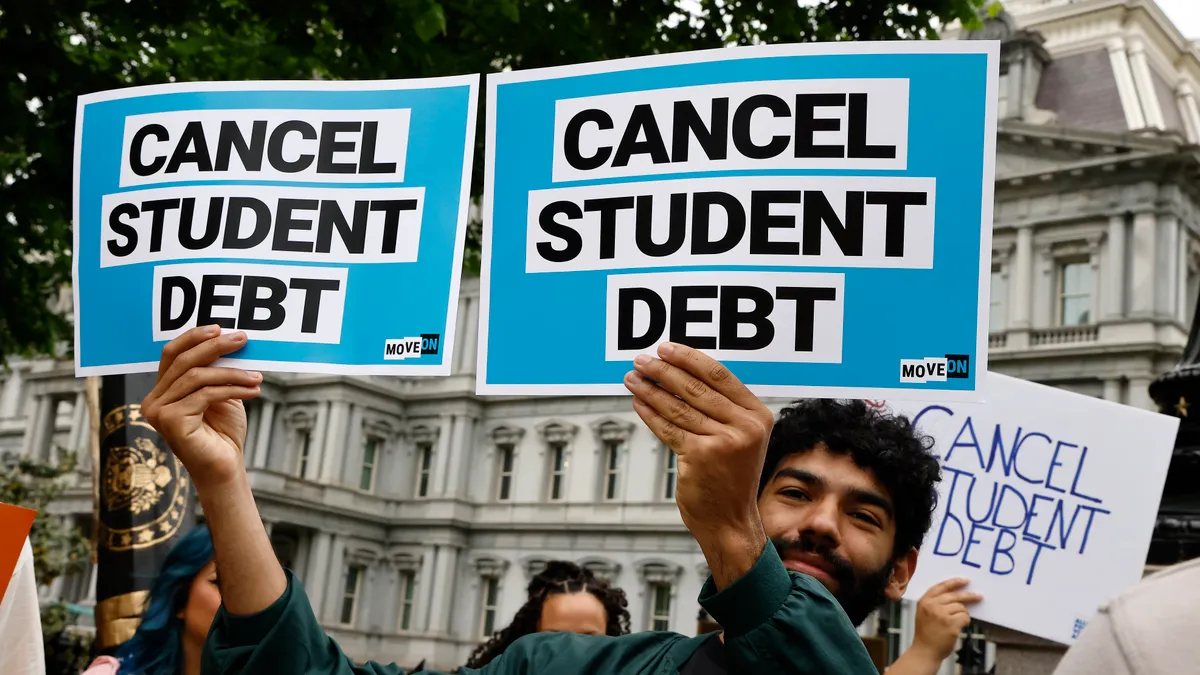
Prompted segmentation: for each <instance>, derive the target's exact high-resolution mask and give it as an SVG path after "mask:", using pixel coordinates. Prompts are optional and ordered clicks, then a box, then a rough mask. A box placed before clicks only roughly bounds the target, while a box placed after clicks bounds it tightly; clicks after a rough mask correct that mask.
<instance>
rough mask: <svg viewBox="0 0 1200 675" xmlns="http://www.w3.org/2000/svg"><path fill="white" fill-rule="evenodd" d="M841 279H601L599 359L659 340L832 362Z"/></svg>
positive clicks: (736, 275) (837, 342)
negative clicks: (604, 299) (603, 318)
mask: <svg viewBox="0 0 1200 675" xmlns="http://www.w3.org/2000/svg"><path fill="white" fill-rule="evenodd" d="M843 289H844V277H843V276H842V275H840V274H814V273H802V272H661V273H656V274H616V275H611V276H609V277H608V289H607V302H606V312H605V313H606V333H605V358H606V359H607V360H609V361H616V360H627V359H630V358H633V357H634V356H636V355H638V354H643V353H648V352H652V351H653V349H654V348H655V347H656V346H657V345H659V344H661V343H663V342H667V341H671V342H678V343H681V344H686V345H689V346H692V347H695V348H697V349H703V350H705V352H706V353H707V354H709V355H711V356H712V357H713V358H716V359H719V360H726V361H780V362H804V363H840V362H841V358H842V321H843V306H844V298H843Z"/></svg>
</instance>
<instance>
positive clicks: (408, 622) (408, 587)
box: [396, 570, 417, 633]
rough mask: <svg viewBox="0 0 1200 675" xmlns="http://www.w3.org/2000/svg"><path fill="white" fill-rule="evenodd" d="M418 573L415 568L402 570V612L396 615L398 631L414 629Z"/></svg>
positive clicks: (400, 594) (400, 591) (400, 589)
mask: <svg viewBox="0 0 1200 675" xmlns="http://www.w3.org/2000/svg"><path fill="white" fill-rule="evenodd" d="M416 585H417V573H416V572H415V571H413V570H400V588H399V589H397V590H398V591H399V596H400V613H399V615H398V616H397V617H396V627H397V632H398V633H407V632H409V631H411V630H412V619H413V608H414V607H415V606H416V603H415V600H416V592H415V591H416V588H415V587H416Z"/></svg>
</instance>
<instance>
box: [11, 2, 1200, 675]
mask: <svg viewBox="0 0 1200 675" xmlns="http://www.w3.org/2000/svg"><path fill="white" fill-rule="evenodd" d="M1006 5H1007V6H1008V8H1009V11H1008V12H1006V13H1004V14H1002V15H1001V16H999V17H997V18H995V19H992V20H989V21H988V23H987V25H986V27H985V28H984V30H983V31H981V32H980V33H977V34H971V35H962V34H961V32H959V31H955V30H950V31H948V34H947V37H952V38H961V39H976V38H981V37H983V38H993V39H1001V40H1003V58H1002V61H1003V66H1002V75H1001V96H1000V103H999V105H1000V130H999V138H998V143H997V152H998V156H997V178H996V209H995V237H994V240H995V241H994V252H993V266H992V298H991V325H992V335H991V343H990V344H991V350H990V352H991V353H990V359H991V367H992V369H993V370H995V371H997V372H1002V373H1005V374H1009V375H1014V376H1017V377H1022V378H1025V379H1029V380H1033V381H1038V382H1042V383H1046V384H1051V385H1054V386H1059V387H1063V388H1066V389H1070V390H1073V391H1076V392H1079V393H1083V394H1087V395H1091V396H1097V397H1103V398H1105V399H1109V400H1113V401H1118V402H1122V403H1126V404H1129V405H1133V406H1138V407H1144V408H1149V407H1152V405H1153V404H1152V402H1151V400H1150V398H1149V395H1148V393H1147V386H1148V384H1149V383H1150V381H1151V380H1152V379H1153V378H1154V377H1155V376H1156V375H1158V374H1159V373H1161V372H1163V371H1165V370H1167V369H1169V368H1170V367H1171V366H1172V365H1173V364H1174V363H1175V361H1176V360H1177V359H1178V357H1179V355H1180V353H1181V350H1182V347H1183V345H1184V344H1185V341H1186V332H1187V326H1188V325H1189V324H1190V322H1191V319H1192V316H1191V315H1192V311H1193V308H1194V307H1195V306H1196V302H1197V292H1198V288H1200V240H1198V239H1197V235H1198V234H1200V211H1198V206H1200V191H1198V190H1197V186H1198V185H1200V182H1197V180H1196V178H1197V168H1198V166H1200V163H1198V162H1197V157H1198V156H1200V155H1198V154H1197V149H1196V142H1197V140H1198V139H1200V111H1198V109H1197V102H1196V99H1195V95H1196V92H1198V91H1200V56H1198V53H1197V50H1196V48H1195V47H1194V46H1193V45H1192V44H1191V43H1190V42H1188V41H1187V40H1185V39H1184V38H1183V37H1182V36H1181V35H1180V34H1179V32H1178V31H1177V30H1176V29H1175V28H1174V27H1173V26H1172V25H1171V24H1170V22H1169V21H1168V20H1167V19H1166V17H1165V16H1164V15H1163V14H1162V12H1161V11H1160V10H1159V9H1158V8H1157V6H1155V5H1154V3H1153V2H1152V1H1151V0H1079V1H1074V0H1009V1H1008V2H1007V3H1006ZM951 85H952V83H948V86H951ZM953 142H954V139H947V143H948V144H949V143H953ZM478 306H479V289H478V281H477V280H475V279H466V280H464V282H463V287H462V298H461V306H460V311H459V314H458V317H459V319H458V320H459V325H458V334H459V335H461V336H464V337H463V341H462V344H461V345H460V348H459V349H458V353H457V354H456V355H455V357H454V358H455V362H454V368H453V375H451V376H449V377H445V378H435V379H398V378H382V377H331V376H321V375H286V374H268V375H267V378H266V381H265V383H264V385H263V396H262V398H261V399H260V400H258V401H255V402H253V403H251V404H250V406H249V418H250V431H249V440H248V445H247V458H248V465H249V467H250V469H249V472H250V478H251V482H252V485H253V487H254V491H255V493H256V495H257V498H258V503H259V505H260V509H261V513H262V517H263V519H264V521H265V522H266V525H267V528H268V529H269V531H270V533H271V538H272V541H273V542H274V544H275V547H276V550H277V552H278V554H279V555H280V557H281V558H282V559H283V560H284V561H285V562H286V563H287V564H288V565H289V566H290V567H291V568H292V569H293V570H294V571H295V573H296V575H297V577H298V578H299V579H301V580H302V581H303V583H304V586H305V588H306V589H307V592H308V594H309V596H310V598H311V600H312V603H313V606H314V608H315V610H316V613H317V616H318V617H319V618H320V619H321V620H322V621H323V623H324V624H325V626H326V628H327V629H328V630H329V632H330V633H331V634H332V635H333V636H334V637H336V638H337V639H338V641H339V642H340V643H341V644H342V646H343V647H344V649H345V650H346V652H347V653H348V654H350V655H351V656H353V657H355V658H357V659H377V660H382V661H385V662H386V661H393V660H396V661H399V662H401V663H402V664H409V665H412V664H415V663H416V662H418V661H420V660H422V659H428V662H429V664H430V665H431V666H436V667H441V668H450V667H454V666H456V665H459V664H461V663H462V662H463V661H464V660H465V658H466V656H467V655H468V654H469V652H470V651H471V649H472V648H473V647H474V646H475V645H477V644H478V643H479V642H480V641H481V640H482V639H483V637H484V635H486V634H487V633H488V632H489V631H490V630H491V629H493V628H498V627H501V626H503V625H505V624H506V623H507V622H508V620H509V619H510V618H511V617H512V615H513V613H514V612H515V611H516V609H517V608H518V607H519V606H520V605H521V603H522V600H523V593H524V586H525V585H526V583H527V582H528V580H529V578H530V575H531V574H533V573H536V571H537V570H538V569H539V566H540V565H541V564H543V563H544V561H546V560H549V559H554V558H566V559H570V560H575V561H579V562H581V563H583V564H585V565H587V566H588V567H590V568H591V569H594V570H595V571H596V572H598V573H600V574H602V575H603V576H605V577H606V578H608V579H609V580H611V581H612V582H613V583H615V584H616V585H618V586H621V587H622V588H624V589H625V590H626V591H627V593H628V595H629V600H630V608H629V609H630V612H631V614H632V616H633V628H634V630H645V629H669V630H674V631H679V632H682V633H686V634H694V633H696V632H698V631H700V630H702V629H703V627H704V626H703V625H702V624H703V622H704V621H705V619H706V617H703V616H702V615H701V612H700V608H699V606H698V604H697V601H696V597H697V594H698V593H699V590H700V586H701V583H702V582H703V580H704V578H705V576H706V575H707V570H706V567H705V562H704V558H703V556H702V555H701V553H700V551H699V549H698V547H697V546H696V544H695V543H694V541H693V540H692V538H691V537H690V535H689V534H688V532H687V531H686V529H685V528H684V527H683V525H682V523H681V521H680V519H679V515H678V512H677V510H676V507H675V504H674V487H675V465H674V457H673V455H672V454H671V453H670V452H666V451H665V450H664V448H662V447H661V446H660V445H659V444H658V443H657V442H656V440H655V439H654V438H653V436H652V435H651V434H650V432H649V431H648V430H647V429H646V428H645V427H644V426H642V425H641V424H640V422H639V420H638V418H637V417H636V415H635V414H634V413H633V412H632V410H631V408H630V404H629V400H628V399H627V398H624V397H597V398H511V397H489V398H481V397H478V396H476V395H475V394H474V386H475V380H474V374H475V360H476V355H475V336H476V331H477V329H478V325H477V324H478ZM10 365H11V366H12V368H11V371H10V372H8V373H3V374H0V452H10V453H24V454H34V455H41V456H49V455H50V454H51V453H52V452H54V448H55V447H64V448H69V449H76V450H79V451H81V456H83V457H84V460H85V461H84V462H83V463H82V464H81V466H80V469H79V472H78V475H77V479H78V483H77V486H76V487H75V488H73V489H72V490H70V491H69V492H68V494H67V495H66V496H65V497H64V498H63V499H62V500H61V501H60V503H58V504H57V505H56V509H57V510H58V511H59V512H60V513H62V514H63V515H65V516H68V517H72V518H75V519H77V521H78V522H79V524H80V525H81V527H84V528H85V529H88V528H90V526H91V516H90V514H91V488H90V484H91V483H90V477H89V476H90V466H88V463H87V461H86V454H87V453H86V448H87V440H88V439H87V434H88V419H87V415H86V413H85V405H84V396H83V387H84V383H83V381H81V380H76V379H75V378H74V377H73V372H72V367H71V363H70V362H68V361H63V362H53V361H48V360H43V361H32V362H16V363H13V364H10ZM783 403H784V402H783V401H773V402H772V404H773V405H774V406H775V407H778V406H780V405H782V404H783ZM92 576H93V575H92V574H91V573H90V572H89V571H87V570H84V571H81V572H80V573H77V574H74V575H72V576H70V577H67V578H65V579H62V580H60V581H59V582H56V584H55V585H54V587H52V588H49V589H45V593H46V595H47V596H48V597H63V598H66V599H68V600H71V601H73V602H76V603H78V604H80V605H81V606H83V607H86V606H87V605H88V602H89V598H90V597H94V592H93V590H92V589H91V588H90V585H91V584H92ZM912 619H913V607H912V605H911V604H909V603H903V604H899V603H898V604H896V605H893V606H889V607H886V608H884V609H883V610H882V611H881V612H879V613H878V615H877V616H876V617H874V618H872V619H870V620H868V622H867V623H866V624H865V625H864V627H863V632H864V633H866V634H874V633H878V634H879V635H881V636H884V637H887V639H888V643H889V651H890V653H891V654H892V655H893V656H895V655H897V654H898V653H899V652H900V651H901V650H903V649H904V648H905V647H906V646H907V645H908V644H909V643H910V641H911V639H912ZM82 621H83V622H84V623H86V622H87V619H86V617H84V618H83V619H82ZM1000 651H1001V653H1000V656H999V657H998V665H999V666H1000V670H999V671H998V672H1006V671H1007V672H1016V670H1014V669H1013V668H1015V666H1016V665H1017V664H1018V663H1020V661H1021V659H1022V658H1025V657H1023V656H1020V655H1015V654H1014V655H1013V656H1012V657H1011V658H1010V659H1009V660H1008V661H1005V656H1004V653H1003V652H1004V650H1003V648H1002V649H1001V650H1000ZM991 652H992V653H994V652H995V649H994V648H993V649H992V650H991ZM1047 662H1048V661H1047ZM1006 666H1007V667H1006ZM1030 667H1031V668H1032V670H1031V671H1024V672H1036V671H1037V668H1038V667H1041V666H1037V665H1036V664H1034V665H1031V666H1030ZM1043 669H1044V668H1043ZM944 672H946V673H951V672H953V665H952V664H947V666H946V668H945V669H944Z"/></svg>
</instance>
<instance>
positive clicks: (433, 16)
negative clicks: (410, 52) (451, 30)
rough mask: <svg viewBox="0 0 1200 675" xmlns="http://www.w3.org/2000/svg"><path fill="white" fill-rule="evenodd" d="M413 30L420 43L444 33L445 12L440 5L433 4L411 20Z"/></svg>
mask: <svg viewBox="0 0 1200 675" xmlns="http://www.w3.org/2000/svg"><path fill="white" fill-rule="evenodd" d="M413 30H415V31H417V37H419V38H421V41H422V42H429V41H430V40H432V39H433V38H435V37H437V36H438V35H442V34H444V33H445V32H446V12H445V10H443V9H442V6H441V4H439V3H436V2H435V3H433V4H432V5H430V6H429V8H428V9H426V10H425V12H424V13H422V14H421V15H420V16H418V17H417V18H416V19H414V20H413Z"/></svg>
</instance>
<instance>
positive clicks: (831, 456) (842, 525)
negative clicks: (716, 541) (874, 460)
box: [758, 444, 917, 625]
mask: <svg viewBox="0 0 1200 675" xmlns="http://www.w3.org/2000/svg"><path fill="white" fill-rule="evenodd" d="M758 510H759V513H760V514H761V516H762V522H763V528H764V529H765V530H766V534H767V536H768V537H770V539H771V541H772V543H774V544H775V547H776V549H777V550H778V551H779V554H780V557H781V558H783V562H784V566H785V567H787V568H788V569H789V570H791V571H793V572H799V573H801V574H807V575H809V576H811V577H813V578H815V579H817V580H818V581H820V582H821V584H822V585H824V586H825V587H826V588H827V589H829V591H830V592H831V593H832V594H833V596H834V597H835V598H837V600H838V602H839V603H841V605H842V608H843V609H844V610H845V611H846V614H847V615H848V616H849V617H850V620H851V621H852V622H853V623H854V624H855V625H858V624H861V623H862V622H863V620H865V619H866V617H867V615H869V614H870V613H871V612H872V611H873V610H874V609H875V608H876V607H878V606H879V605H880V604H882V603H883V602H884V600H885V599H886V600H899V599H900V598H901V597H902V596H903V595H904V590H905V588H907V586H908V581H909V579H910V578H911V577H912V573H913V571H914V570H915V568H916V562H917V552H916V550H915V549H912V550H910V551H907V552H905V553H903V554H901V555H899V556H896V555H894V549H895V541H896V522H895V508H894V506H893V503H892V498H891V495H889V494H888V492H887V490H886V489H885V488H884V487H883V486H882V485H881V484H880V483H879V481H878V480H877V479H876V478H875V476H874V474H873V472H871V471H868V470H864V469H862V468H860V467H859V466H857V465H856V464H855V463H854V460H853V458H852V457H851V456H850V455H846V454H837V453H832V452H830V451H829V450H828V449H827V448H826V447H825V446H824V445H823V444H818V445H817V446H816V447H815V448H813V449H811V450H808V451H801V452H796V453H793V454H790V455H787V456H785V457H783V458H781V459H780V461H779V463H778V465H776V466H775V468H774V471H773V472H772V474H771V476H770V478H769V479H768V480H767V481H766V483H765V485H764V488H763V491H762V494H761V495H760V496H759V500H758Z"/></svg>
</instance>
